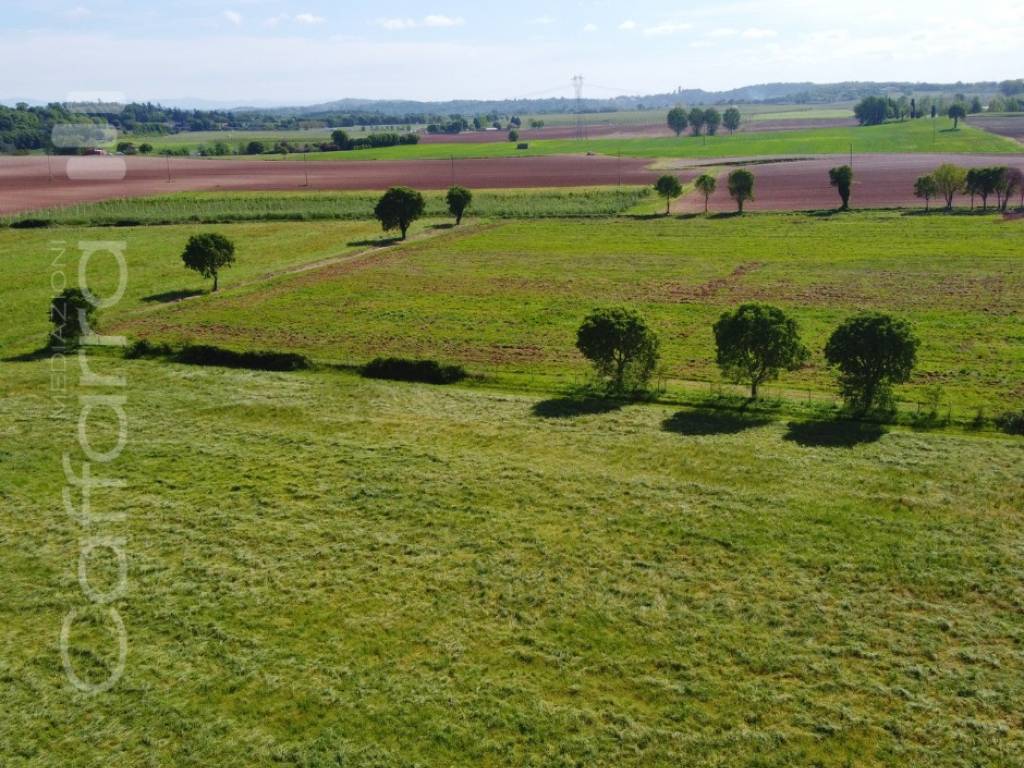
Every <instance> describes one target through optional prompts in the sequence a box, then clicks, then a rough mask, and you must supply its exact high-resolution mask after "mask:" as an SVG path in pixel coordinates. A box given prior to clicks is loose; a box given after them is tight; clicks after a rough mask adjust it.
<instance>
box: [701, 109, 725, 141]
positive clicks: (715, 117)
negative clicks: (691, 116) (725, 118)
mask: <svg viewBox="0 0 1024 768" xmlns="http://www.w3.org/2000/svg"><path fill="white" fill-rule="evenodd" d="M721 124H722V113H721V112H719V111H718V110H717V109H714V108H711V109H705V110H704V131H705V132H706V133H707V135H708V136H714V135H715V134H716V133H718V126H720V125H721Z"/></svg>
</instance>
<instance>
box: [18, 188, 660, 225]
mask: <svg viewBox="0 0 1024 768" xmlns="http://www.w3.org/2000/svg"><path fill="white" fill-rule="evenodd" d="M423 196H424V198H425V199H426V204H427V207H426V214H425V215H426V216H428V217H444V216H447V215H448V214H447V205H446V203H445V199H444V198H445V193H444V192H437V191H427V192H424V193H423ZM651 196H652V192H651V190H650V189H649V188H647V187H592V188H585V187H583V188H578V189H518V190H486V189H485V190H474V192H473V203H472V206H471V207H470V209H469V210H468V212H467V215H468V216H470V217H486V218H494V219H502V218H548V217H575V216H587V217H597V216H613V215H615V214H618V213H622V212H624V211H627V210H633V209H635V208H637V206H641V207H643V203H644V201H646V200H647V199H648V198H649V197H651ZM379 199H380V195H379V194H377V193H370V192H231V193H227V192H182V193H178V194H174V195H164V196H160V197H150V198H128V199H120V200H110V201H106V202H101V203H85V204H80V205H75V206H70V207H65V208H54V209H49V210H41V211H33V212H32V213H27V214H23V215H19V216H14V217H10V218H7V219H2V220H0V226H11V225H12V224H13V225H14V226H15V227H18V226H25V225H27V224H32V225H35V224H39V225H44V224H45V225H52V226H139V225H155V224H181V223H188V222H198V223H222V222H244V221H327V220H351V221H357V220H369V219H372V218H373V209H374V206H375V205H376V204H377V201H378V200H379ZM644 210H646V209H644Z"/></svg>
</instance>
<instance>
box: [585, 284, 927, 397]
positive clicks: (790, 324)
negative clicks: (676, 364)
mask: <svg viewBox="0 0 1024 768" xmlns="http://www.w3.org/2000/svg"><path fill="white" fill-rule="evenodd" d="M712 332H713V335H714V341H715V349H716V355H715V361H716V363H717V364H718V367H719V369H720V370H721V372H722V375H723V376H724V377H725V378H727V379H728V380H730V381H734V382H736V383H741V384H746V385H749V386H750V397H751V398H752V399H757V397H758V391H759V389H760V387H761V386H762V385H764V384H765V383H767V382H769V381H774V380H776V379H777V378H778V377H779V375H780V374H781V373H782V372H783V371H796V370H799V369H800V368H802V367H803V366H804V365H805V364H806V363H807V362H808V360H809V359H810V356H811V353H810V350H809V349H808V348H807V347H806V346H805V345H804V343H803V342H802V341H801V339H800V329H799V327H798V325H797V322H796V320H795V319H793V318H792V317H790V316H789V315H787V314H786V312H784V311H783V310H782V309H779V308H778V307H773V306H770V305H767V304H759V303H750V304H743V305H742V306H740V307H738V308H737V309H735V310H733V311H731V312H725V313H723V314H722V316H721V317H720V318H719V319H718V321H717V322H716V323H715V324H714V326H713V328H712ZM919 344H920V342H919V340H918V338H917V336H916V335H915V334H914V331H913V329H912V328H911V326H910V325H909V324H908V323H906V322H905V321H903V320H899V319H897V318H894V317H892V316H889V315H885V314H880V313H877V312H865V313H861V314H858V315H855V316H853V317H850V318H848V319H847V320H845V321H844V322H842V323H841V324H840V325H839V326H838V327H837V328H836V329H835V331H833V333H832V335H831V337H830V338H829V340H828V343H827V344H826V345H825V348H824V357H825V361H826V362H827V364H828V365H829V367H830V368H833V369H834V370H836V371H837V372H838V377H837V378H838V383H839V390H840V393H841V395H842V396H843V399H844V400H845V401H846V403H847V405H848V406H849V407H851V408H853V409H856V410H858V411H861V412H866V411H869V410H872V409H874V408H879V407H888V406H890V405H891V402H892V386H893V385H894V384H902V383H905V382H906V381H908V380H909V379H910V375H911V373H912V372H913V370H914V366H915V365H916V362H917V349H918V346H919ZM576 348H577V349H578V350H579V351H580V353H581V354H582V355H583V356H584V357H585V358H586V359H587V360H589V361H590V362H591V364H592V365H593V366H594V370H595V372H596V373H597V375H598V376H599V377H600V378H601V379H602V380H603V381H604V383H605V385H606V386H607V388H608V391H609V392H610V393H612V394H615V395H624V394H631V393H635V392H638V391H642V390H644V389H645V388H646V387H647V385H648V382H649V381H650V379H651V376H652V375H653V374H654V372H655V370H656V368H657V366H658V361H659V359H660V342H659V339H658V335H657V333H655V331H654V330H653V329H652V328H651V327H650V325H648V323H647V321H646V320H645V319H644V317H643V316H642V315H640V314H639V313H638V312H636V311H635V310H630V309H625V308H621V307H616V308H606V309H596V310H594V311H593V312H591V313H590V314H589V315H588V316H587V317H586V319H584V321H583V324H582V325H581V326H580V328H579V330H578V331H577V333H576Z"/></svg>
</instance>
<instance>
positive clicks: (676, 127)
mask: <svg viewBox="0 0 1024 768" xmlns="http://www.w3.org/2000/svg"><path fill="white" fill-rule="evenodd" d="M689 122H690V121H689V120H688V119H687V117H686V110H685V109H683V108H682V107H673V108H672V109H670V110H669V112H668V127H669V128H671V129H672V130H673V131H675V134H676V136H679V135H680V134H681V133H682V132H683V131H685V130H686V126H687V125H689Z"/></svg>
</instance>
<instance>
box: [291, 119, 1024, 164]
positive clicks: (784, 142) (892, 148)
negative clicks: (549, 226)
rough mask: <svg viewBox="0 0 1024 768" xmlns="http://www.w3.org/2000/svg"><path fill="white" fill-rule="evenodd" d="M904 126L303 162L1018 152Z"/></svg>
mask: <svg viewBox="0 0 1024 768" xmlns="http://www.w3.org/2000/svg"><path fill="white" fill-rule="evenodd" d="M935 123H936V125H935V126H933V125H932V121H931V120H913V121H907V122H904V123H888V124H886V125H877V126H865V127H852V128H818V129H804V130H794V131H765V132H750V133H743V132H740V133H736V134H733V135H729V134H728V133H722V134H720V135H718V136H712V137H703V136H699V137H696V136H688V135H687V136H681V137H679V138H675V137H662V138H639V139H614V138H610V139H600V138H599V139H586V140H582V141H579V140H576V139H542V140H538V141H531V142H529V145H530V148H529V149H528V150H518V149H516V145H515V144H513V143H511V142H493V143H485V144H470V143H463V144H417V145H414V146H404V147H385V148H383V149H363V150H358V151H355V152H313V153H310V154H309V158H310V159H311V160H313V159H321V160H323V159H331V160H416V159H421V160H428V159H431V160H438V159H445V158H448V157H456V158H467V157H513V156H514V157H520V156H531V155H533V156H538V155H564V154H578V153H582V152H594V153H597V154H603V155H616V154H619V153H621V154H622V155H623V156H624V157H651V158H658V157H692V158H714V157H756V156H760V155H819V154H843V153H848V152H849V151H850V145H851V144H852V145H853V150H854V152H859V153H903V152H938V153H1021V152H1024V146H1022V145H1021V144H1020V143H1018V142H1016V141H1013V140H1012V139H1007V138H1005V137H1002V136H996V135H994V134H991V133H988V132H987V131H983V130H980V129H977V128H972V127H970V126H961V127H960V129H959V130H956V131H954V130H952V127H953V123H952V121H950V120H946V119H944V118H940V119H937V120H936V121H935Z"/></svg>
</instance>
